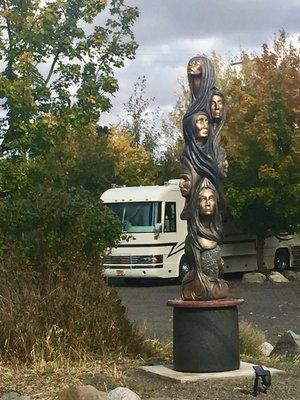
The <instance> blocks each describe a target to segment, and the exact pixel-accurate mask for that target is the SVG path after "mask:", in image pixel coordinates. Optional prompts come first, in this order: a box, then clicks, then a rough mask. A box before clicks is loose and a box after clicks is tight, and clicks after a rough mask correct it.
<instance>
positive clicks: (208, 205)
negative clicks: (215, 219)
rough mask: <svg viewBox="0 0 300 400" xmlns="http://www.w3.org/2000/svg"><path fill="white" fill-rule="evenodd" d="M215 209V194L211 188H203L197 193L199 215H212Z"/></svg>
mask: <svg viewBox="0 0 300 400" xmlns="http://www.w3.org/2000/svg"><path fill="white" fill-rule="evenodd" d="M215 211H216V196H215V193H214V191H213V190H212V189H210V188H204V189H202V190H201V192H200V195H199V212H200V215H212V214H214V213H215Z"/></svg>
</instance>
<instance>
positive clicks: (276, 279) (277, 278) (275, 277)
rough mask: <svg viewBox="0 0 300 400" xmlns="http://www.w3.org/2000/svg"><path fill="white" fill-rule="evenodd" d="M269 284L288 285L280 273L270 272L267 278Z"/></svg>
mask: <svg viewBox="0 0 300 400" xmlns="http://www.w3.org/2000/svg"><path fill="white" fill-rule="evenodd" d="M268 279H269V281H270V282H273V283H288V282H289V280H288V279H286V278H285V277H284V276H283V275H282V274H281V273H280V272H276V271H272V272H271V273H270V275H269V276H268Z"/></svg>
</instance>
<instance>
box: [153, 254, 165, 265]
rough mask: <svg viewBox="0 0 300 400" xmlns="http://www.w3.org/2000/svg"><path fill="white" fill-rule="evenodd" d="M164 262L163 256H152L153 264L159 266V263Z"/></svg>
mask: <svg viewBox="0 0 300 400" xmlns="http://www.w3.org/2000/svg"><path fill="white" fill-rule="evenodd" d="M162 261H163V256H162V255H159V256H151V257H150V262H151V264H158V263H161V262H162Z"/></svg>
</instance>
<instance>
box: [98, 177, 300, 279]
mask: <svg viewBox="0 0 300 400" xmlns="http://www.w3.org/2000/svg"><path fill="white" fill-rule="evenodd" d="M178 183H179V180H175V179H174V180H170V181H169V182H167V183H166V184H165V185H164V186H137V187H115V188H112V189H109V190H107V191H106V192H104V193H103V195H102V196H101V200H102V201H103V202H104V203H107V204H108V205H109V206H110V207H111V208H112V209H113V210H114V211H115V212H117V214H118V215H119V217H120V218H121V220H122V223H123V235H122V239H121V240H120V243H119V245H118V247H116V248H113V249H110V251H109V254H108V255H107V257H106V260H105V262H104V275H105V276H106V277H108V278H111V277H124V278H177V277H179V276H180V275H181V274H182V273H184V270H183V269H184V268H185V264H186V263H185V259H184V241H185V237H186V235H187V222H186V221H184V220H181V219H180V214H181V211H182V210H183V207H184V203H185V199H184V198H183V197H182V196H181V193H180V190H179V186H178ZM129 222H131V223H129ZM158 228H161V229H160V230H161V231H160V232H159V229H158ZM295 238H298V240H297V239H296V240H297V242H298V244H300V241H299V236H296V237H295V236H283V237H281V238H279V237H272V238H268V239H266V241H265V248H264V261H265V266H266V267H267V268H269V269H272V268H274V260H275V258H276V255H277V256H278V254H279V255H282V254H283V253H285V254H286V255H287V258H286V260H287V259H288V260H289V264H290V266H292V265H293V259H294V256H293V252H294V250H295V249H297V248H298V250H300V247H299V246H298V247H297V246H296V243H295ZM295 246H296V247H295ZM221 250H222V258H223V260H224V263H225V272H241V271H254V270H256V269H257V253H256V238H255V236H250V235H245V234H241V233H240V232H238V230H237V229H236V227H234V226H232V227H230V224H229V225H228V226H225V238H224V243H223V244H222V246H221ZM282 252H283V253H282ZM298 253H299V252H298ZM298 253H297V254H298ZM299 254H300V253H299ZM298 258H299V257H298ZM286 262H287V261H286ZM287 267H288V266H287Z"/></svg>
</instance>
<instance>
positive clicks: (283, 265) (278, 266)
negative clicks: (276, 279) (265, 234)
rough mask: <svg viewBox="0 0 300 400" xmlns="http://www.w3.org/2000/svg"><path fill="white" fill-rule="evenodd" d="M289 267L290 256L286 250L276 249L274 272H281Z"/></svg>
mask: <svg viewBox="0 0 300 400" xmlns="http://www.w3.org/2000/svg"><path fill="white" fill-rule="evenodd" d="M289 267H290V255H289V252H288V249H277V250H276V253H275V258H274V270H275V271H278V272H283V271H284V270H286V269H289Z"/></svg>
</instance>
